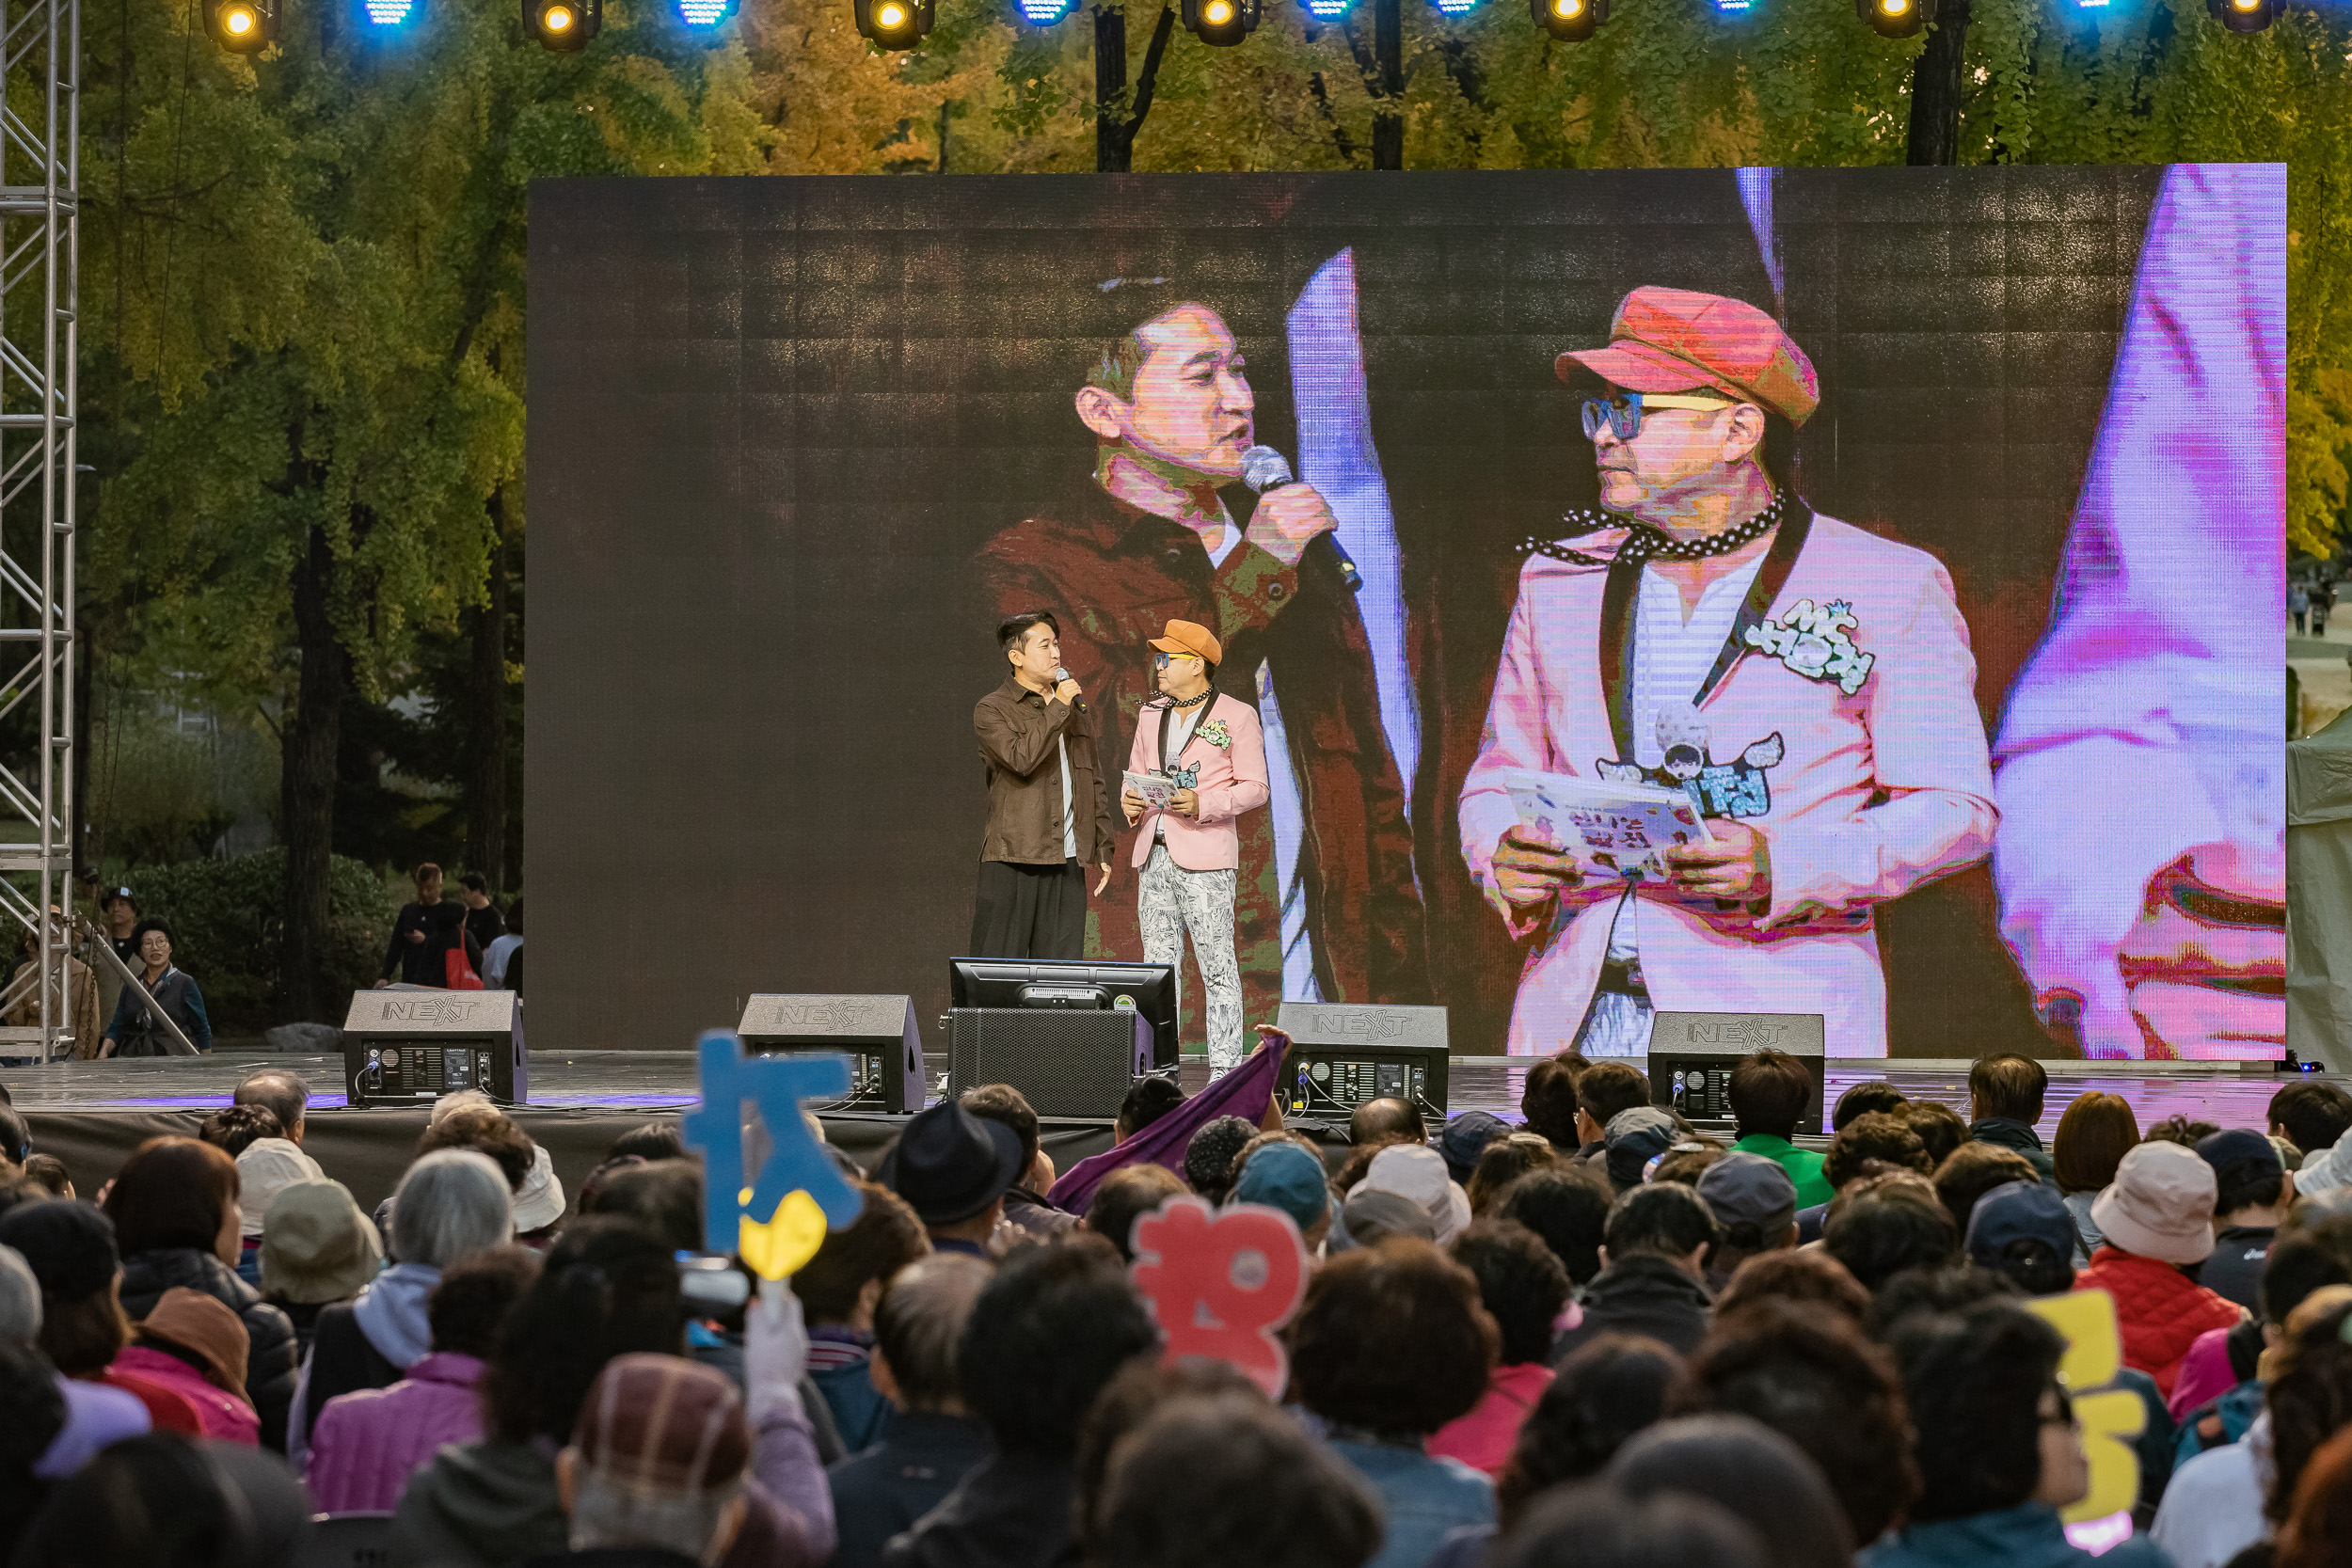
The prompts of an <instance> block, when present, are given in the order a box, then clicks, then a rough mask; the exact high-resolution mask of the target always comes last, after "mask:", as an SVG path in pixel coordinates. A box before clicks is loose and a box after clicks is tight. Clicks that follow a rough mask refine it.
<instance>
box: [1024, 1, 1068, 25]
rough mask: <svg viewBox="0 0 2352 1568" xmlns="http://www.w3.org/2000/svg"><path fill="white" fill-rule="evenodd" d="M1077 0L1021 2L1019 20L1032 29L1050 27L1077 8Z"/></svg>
mask: <svg viewBox="0 0 2352 1568" xmlns="http://www.w3.org/2000/svg"><path fill="white" fill-rule="evenodd" d="M1077 4H1078V0H1021V20H1022V21H1024V22H1025V23H1027V24H1029V25H1030V26H1032V27H1051V26H1052V25H1053V24H1055V23H1057V22H1059V21H1060V20H1061V19H1062V18H1063V17H1065V16H1068V15H1069V14H1070V13H1071V12H1072V11H1073V10H1074V9H1076V8H1077Z"/></svg>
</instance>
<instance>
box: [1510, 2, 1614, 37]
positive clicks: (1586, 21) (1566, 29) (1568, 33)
mask: <svg viewBox="0 0 2352 1568" xmlns="http://www.w3.org/2000/svg"><path fill="white" fill-rule="evenodd" d="M1527 11H1528V14H1529V15H1530V16H1532V17H1534V19H1535V25H1537V26H1538V27H1541V28H1542V29H1543V30H1544V31H1545V32H1547V33H1549V34H1550V35H1551V36H1552V37H1553V38H1556V39H1558V40H1560V41H1561V42H1563V43H1581V42H1583V41H1584V40H1586V39H1588V38H1591V37H1592V36H1593V34H1594V33H1595V32H1597V31H1598V30H1599V27H1600V24H1602V23H1604V22H1606V21H1608V20H1609V0H1527Z"/></svg>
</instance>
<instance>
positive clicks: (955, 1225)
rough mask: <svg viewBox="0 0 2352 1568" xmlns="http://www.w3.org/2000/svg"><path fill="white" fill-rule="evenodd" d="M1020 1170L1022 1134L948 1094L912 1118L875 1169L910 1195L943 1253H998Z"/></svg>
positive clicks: (902, 1194) (900, 1191)
mask: <svg viewBox="0 0 2352 1568" xmlns="http://www.w3.org/2000/svg"><path fill="white" fill-rule="evenodd" d="M1020 1174H1021V1135H1020V1134H1019V1133H1017V1132H1014V1131H1013V1130H1012V1129H1011V1128H1009V1127H1007V1126H1006V1125H1005V1124H1004V1123H1003V1122H1001V1121H991V1120H988V1119H986V1118H985V1117H976V1116H974V1115H973V1114H972V1113H971V1112H969V1111H967V1110H965V1109H964V1108H963V1105H962V1103H961V1101H954V1100H944V1101H940V1102H939V1103H938V1104H936V1105H933V1106H930V1107H929V1108H927V1109H925V1110H921V1111H918V1112H916V1113H915V1114H914V1116H913V1117H909V1118H908V1120H907V1124H906V1126H905V1128H904V1129H903V1130H902V1131H900V1132H899V1134H898V1142H897V1143H895V1144H893V1145H891V1146H890V1151H889V1152H888V1153H886V1154H884V1155H883V1156H882V1166H881V1168H880V1169H879V1170H877V1171H876V1172H875V1175H876V1176H877V1177H878V1178H879V1179H880V1180H881V1182H882V1185H883V1186H885V1187H887V1188H889V1189H890V1190H891V1191H892V1192H894V1193H897V1194H898V1196H900V1197H902V1198H905V1199H906V1200H907V1206H908V1207H909V1208H911V1209H913V1210H914V1214H915V1217H916V1218H917V1219H919V1220H921V1221H922V1222H923V1227H924V1228H925V1229H926V1230H928V1231H930V1238H931V1245H932V1246H933V1247H934V1248H936V1249H937V1250H938V1251H941V1252H968V1253H971V1254H973V1255H974V1256H976V1257H979V1258H987V1257H990V1256H992V1254H991V1253H990V1251H989V1247H988V1239H989V1236H990V1235H991V1234H992V1233H993V1231H994V1230H995V1228H996V1221H997V1218H998V1217H999V1216H1000V1215H1001V1214H1002V1213H1003V1212H1004V1206H1005V1193H1006V1190H1007V1189H1008V1188H1009V1187H1010V1186H1011V1185H1012V1183H1013V1180H1014V1179H1015V1178H1017V1177H1018V1176H1020Z"/></svg>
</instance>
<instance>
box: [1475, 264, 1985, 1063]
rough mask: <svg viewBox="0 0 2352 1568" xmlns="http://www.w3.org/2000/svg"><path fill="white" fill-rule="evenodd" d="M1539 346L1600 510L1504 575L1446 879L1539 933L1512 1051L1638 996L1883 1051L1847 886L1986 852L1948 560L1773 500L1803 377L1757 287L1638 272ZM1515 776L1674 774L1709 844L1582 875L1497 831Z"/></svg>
mask: <svg viewBox="0 0 2352 1568" xmlns="http://www.w3.org/2000/svg"><path fill="white" fill-rule="evenodd" d="M1557 369H1558V371H1559V373H1560V375H1561V377H1562V379H1563V380H1566V381H1570V382H1571V383H1573V382H1574V381H1576V380H1578V379H1587V380H1589V379H1592V378H1597V381H1598V383H1599V385H1596V386H1595V387H1594V388H1593V395H1591V396H1590V397H1588V398H1586V399H1585V400H1584V402H1583V404H1582V422H1583V431H1584V434H1585V436H1587V437H1589V438H1590V439H1591V441H1592V443H1593V458H1594V462H1595V464H1596V465H1597V467H1598V468H1599V470H1600V497H1601V506H1602V508H1603V511H1602V512H1600V513H1598V514H1584V515H1580V516H1575V517H1571V518H1569V519H1568V521H1569V523H1570V524H1571V532H1572V533H1575V534H1577V535H1579V536H1580V537H1578V539H1577V541H1576V543H1577V544H1578V545H1579V546H1584V547H1583V548H1576V547H1571V546H1569V545H1567V544H1565V543H1545V544H1537V545H1535V546H1534V553H1533V554H1532V555H1531V556H1530V557H1529V559H1528V562H1527V564H1526V565H1525V567H1524V568H1522V570H1521V571H1520V574H1519V594H1518V604H1517V605H1516V606H1515V607H1514V609H1513V610H1512V612H1511V622H1510V627H1509V630H1508V632H1507V634H1506V636H1505V640H1504V643H1503V649H1502V663H1501V666H1500V668H1499V670H1498V671H1497V673H1496V676H1495V688H1494V696H1493V699H1492V703H1491V705H1490V706H1489V708H1488V711H1487V718H1486V736H1485V739H1484V741H1483V742H1482V744H1481V746H1480V748H1479V753H1478V758H1477V760H1476V762H1475V763H1473V764H1472V765H1471V768H1470V774H1469V777H1468V779H1467V781H1466V782H1465V784H1464V786H1463V791H1462V805H1461V827H1462V852H1463V857H1464V859H1465V860H1466V861H1468V863H1469V864H1470V873H1471V875H1472V876H1473V877H1475V878H1476V879H1477V880H1478V881H1479V883H1480V885H1481V886H1482V887H1483V888H1485V890H1486V897H1487V900H1488V902H1490V903H1491V904H1493V905H1494V907H1495V909H1496V910H1497V911H1499V912H1500V913H1501V914H1502V917H1503V919H1504V921H1505V922H1506V923H1508V925H1509V927H1510V928H1511V930H1512V932H1513V934H1515V935H1517V936H1519V937H1522V938H1533V939H1534V945H1533V947H1532V949H1531V951H1530V953H1529V955H1528V958H1527V967H1526V969H1525V971H1524V972H1523V974H1521V976H1520V980H1519V990H1518V1001H1517V1003H1516V1005H1515V1006H1514V1007H1513V1009H1512V1016H1511V1037H1510V1049H1511V1050H1512V1051H1513V1052H1514V1053H1541V1052H1549V1051H1553V1050H1556V1049H1558V1048H1559V1047H1561V1046H1563V1045H1566V1044H1570V1043H1576V1044H1579V1045H1581V1047H1582V1049H1583V1051H1584V1053H1585V1054H1586V1055H1588V1056H1612V1055H1631V1054H1639V1053H1643V1052H1645V1051H1646V1050H1647V1049H1648V1037H1649V1024H1650V1017H1651V1012H1652V1009H1653V1008H1656V1009H1660V1010H1664V1011H1671V1012H1769V1013H1820V1014H1821V1015H1823V1019H1824V1022H1825V1025H1826V1030H1827V1043H1828V1049H1829V1052H1830V1053H1831V1054H1833V1055H1846V1056H1878V1055H1884V1054H1885V1053H1886V1000H1885V979H1884V976H1883V973H1882V972H1881V970H1880V967H1879V958H1878V940H1877V937H1876V935H1875V934H1874V932H1873V930H1872V924H1871V911H1872V908H1873V907H1874V906H1875V905H1877V904H1878V903H1880V902H1882V901H1883V900H1885V899H1888V898H1892V897H1894V896H1896V895H1899V894H1901V893H1904V892H1907V891H1909V890H1910V889H1912V888H1914V887H1916V886H1918V885H1919V884H1920V883H1922V882H1925V881H1929V880H1931V879H1934V878H1937V877H1941V876H1944V875H1946V874H1947V873H1949V872H1952V871H1955V870H1958V869H1959V868H1961V867H1962V866H1964V865H1967V864H1970V863H1973V862H1975V861H1978V860H1979V859H1982V858H1983V856H1984V855H1985V853H1986V851H1987V849H1988V847H1989V846H1990V844H1991V842H1992V835H1993V829H1994V821H1995V812H1994V805H1993V784H1992V777H1991V770H1990V768H1989V765H1988V763H1987V760H1986V748H1985V734H1984V724H1983V721H1982V720H1981V719H1980V718H1979V714H1978V711H1977V705H1976V696H1975V686H1976V674H1977V671H1976V660H1975V658H1974V657H1972V656H1971V654H1970V653H1969V648H1968V628H1967V626H1966V625H1965V624H1964V623H1963V621H1962V620H1961V617H1960V610H1959V608H1958V607H1957V605H1956V604H1955V603H1954V601H1953V596H1952V584H1951V578H1950V577H1949V576H1948V575H1947V573H1946V572H1945V570H1944V567H1943V566H1942V564H1941V563H1940V562H1937V561H1936V560H1935V559H1934V558H1933V557H1932V556H1930V555H1928V554H1926V553H1925V552H1923V551H1920V550H1916V549H1913V548H1910V547H1908V546H1902V545H1897V544H1893V543H1890V542H1888V541H1886V540H1883V539H1880V538H1877V537H1875V536H1873V535H1871V534H1868V533H1866V532H1864V531H1862V530H1860V529H1857V528H1853V527H1851V526H1850V525H1848V524H1845V523H1841V522H1838V521H1836V520H1835V519H1833V518H1829V517H1824V516H1820V515H1817V514H1815V513H1814V512H1813V511H1812V510H1811V509H1810V508H1808V507H1807V506H1806V505H1805V503H1804V500H1803V499H1801V498H1800V497H1799V496H1798V495H1797V493H1796V491H1795V490H1794V488H1792V486H1791V479H1792V472H1791V468H1792V461H1793V458H1794V455H1795V449H1796V432H1797V427H1799V426H1800V425H1802V424H1803V423H1804V421H1805V420H1806V419H1807V418H1809V417H1810V416H1811V415H1812V413H1813V411H1814V409H1815V408H1816V407H1817V406H1818V405H1819V404H1820V387H1819V383H1818V381H1817V380H1816V378H1815V375H1814V371H1813V366H1812V364H1811V362H1810V361H1809V360H1807V359H1806V357H1805V356H1804V351H1803V350H1801V349H1799V348H1798V347H1797V345H1796V344H1795V343H1794V342H1792V341H1790V340H1789V338H1788V334H1787V333H1785V332H1783V331H1782V330H1781V328H1780V325H1779V324H1777V323H1776V322H1774V321H1773V320H1772V317H1771V316H1769V315H1767V314H1765V313H1764V312H1763V311H1761V310H1759V309H1756V308H1755V307H1754V306H1751V305H1746V304H1743V303H1741V302H1740V301H1739V300H1734V299H1725V298H1723V297H1720V296H1718V295H1714V294H1705V293H1691V292H1688V291H1684V290H1679V289H1661V288H1642V289H1636V290H1634V291H1633V292H1632V293H1629V294H1628V295H1627V296H1626V297H1625V299H1624V301H1623V302H1622V303H1621V304H1620V305H1619V306H1618V308H1617V314H1616V319H1615V321H1614V322H1613V324H1612V325H1611V327H1610V341H1609V342H1608V343H1607V344H1606V345H1605V346H1603V347H1600V348H1596V349H1583V350H1575V351H1571V352H1569V353H1566V354H1563V355H1562V356H1560V357H1559V360H1558V362H1557ZM1587 550H1590V551H1592V552H1593V553H1586V551H1587ZM1518 769H1529V770H1534V771H1537V772H1546V773H1566V774H1576V775H1581V776H1583V777H1586V778H1591V779H1596V780H1616V781H1626V782H1633V781H1638V782H1645V783H1649V784H1662V785H1669V786H1673V785H1679V786H1681V787H1682V788H1684V789H1686V790H1688V791H1689V792H1690V794H1691V795H1692V798H1693V799H1694V800H1696V801H1697V802H1698V803H1699V805H1700V808H1701V810H1702V811H1703V812H1704V814H1705V815H1706V816H1707V817H1708V829H1709V831H1710V832H1711V833H1712V835H1713V837H1712V841H1711V842H1706V843H1698V844H1692V845H1689V846H1687V847H1679V848H1676V849H1671V850H1669V851H1667V854H1666V860H1667V866H1668V871H1667V875H1666V876H1665V877H1664V878H1662V879H1608V880H1606V881H1603V880H1600V879H1596V878H1590V877H1581V876H1580V875H1579V872H1578V863H1577V861H1576V860H1575V859H1574V858H1573V857H1572V856H1569V855H1566V854H1564V853H1561V852H1560V851H1559V850H1558V849H1557V848H1556V847H1553V846H1552V845H1550V844H1548V843H1545V842H1542V841H1541V840H1539V839H1538V838H1537V837H1536V836H1535V835H1534V834H1531V833H1529V832H1527V831H1526V830H1525V829H1523V828H1522V827H1521V826H1520V825H1519V821H1518V813H1517V811H1516V810H1515V809H1514V807H1513V805H1512V801H1511V797H1510V795H1509V793H1508V791H1507V789H1506V787H1505V784H1504V778H1505V775H1506V774H1507V773H1509V772H1511V771H1514V770H1518Z"/></svg>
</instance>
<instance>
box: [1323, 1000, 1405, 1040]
mask: <svg viewBox="0 0 2352 1568" xmlns="http://www.w3.org/2000/svg"><path fill="white" fill-rule="evenodd" d="M1313 1029H1314V1037H1315V1038H1317V1039H1331V1038H1334V1037H1338V1038H1344V1039H1351V1040H1363V1041H1365V1042H1367V1043H1375V1042H1377V1041H1380V1040H1399V1039H1403V1038H1404V1037H1405V1021H1404V1019H1403V1018H1401V1017H1400V1016H1398V1014H1397V1013H1396V1012H1395V1011H1394V1010H1392V1009H1390V1008H1384V1007H1317V1008H1316V1009H1315V1011H1314V1022H1313Z"/></svg>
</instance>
